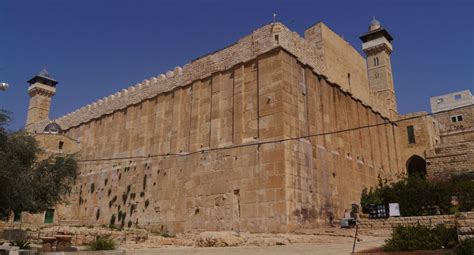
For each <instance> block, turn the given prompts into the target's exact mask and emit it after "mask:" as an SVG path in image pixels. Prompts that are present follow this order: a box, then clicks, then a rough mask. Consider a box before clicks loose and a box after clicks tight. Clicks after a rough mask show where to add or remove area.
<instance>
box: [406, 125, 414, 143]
mask: <svg viewBox="0 0 474 255" xmlns="http://www.w3.org/2000/svg"><path fill="white" fill-rule="evenodd" d="M407 135H408V143H409V144H414V143H416V141H415V129H414V128H413V126H408V127H407Z"/></svg>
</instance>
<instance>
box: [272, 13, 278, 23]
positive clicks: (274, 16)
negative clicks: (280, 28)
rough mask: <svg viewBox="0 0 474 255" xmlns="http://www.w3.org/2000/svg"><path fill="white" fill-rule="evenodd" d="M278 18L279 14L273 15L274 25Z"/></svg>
mask: <svg viewBox="0 0 474 255" xmlns="http://www.w3.org/2000/svg"><path fill="white" fill-rule="evenodd" d="M276 18H277V14H276V13H273V23H275V22H276Z"/></svg>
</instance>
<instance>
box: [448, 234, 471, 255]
mask: <svg viewBox="0 0 474 255" xmlns="http://www.w3.org/2000/svg"><path fill="white" fill-rule="evenodd" d="M453 253H454V254H456V255H472V254H474V238H466V239H464V241H462V242H460V243H459V244H458V245H457V246H456V247H454V249H453Z"/></svg>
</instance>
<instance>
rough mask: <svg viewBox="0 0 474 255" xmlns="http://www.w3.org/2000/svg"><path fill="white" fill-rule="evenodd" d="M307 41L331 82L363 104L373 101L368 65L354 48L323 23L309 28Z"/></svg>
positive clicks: (306, 32) (305, 35)
mask: <svg viewBox="0 0 474 255" xmlns="http://www.w3.org/2000/svg"><path fill="white" fill-rule="evenodd" d="M304 38H305V40H307V41H309V42H313V44H314V45H315V46H316V48H317V49H318V50H319V52H320V54H321V56H322V60H323V63H324V65H325V70H326V75H327V76H328V77H329V78H330V81H332V82H333V83H336V84H338V85H340V86H341V87H343V88H344V89H345V90H347V91H348V92H350V93H352V94H353V95H354V96H356V97H357V98H359V99H361V100H362V101H364V102H370V100H371V99H370V91H369V86H368V78H367V63H366V60H365V58H364V57H362V56H361V55H360V54H359V52H358V51H357V50H355V49H354V48H353V47H352V45H350V44H349V43H348V42H347V41H346V40H344V39H343V38H342V37H341V36H339V35H338V34H336V33H335V32H334V31H332V30H331V29H330V28H329V27H328V26H326V25H325V24H324V23H322V22H318V23H317V24H315V25H314V26H312V27H310V28H308V29H307V30H306V31H305V34H304Z"/></svg>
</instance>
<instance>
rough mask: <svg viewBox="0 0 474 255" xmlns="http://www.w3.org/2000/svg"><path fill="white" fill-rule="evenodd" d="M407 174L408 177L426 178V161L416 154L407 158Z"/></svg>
mask: <svg viewBox="0 0 474 255" xmlns="http://www.w3.org/2000/svg"><path fill="white" fill-rule="evenodd" d="M407 174H408V177H410V178H423V179H425V178H426V161H425V160H424V159H423V158H422V157H420V156H418V155H413V156H411V157H410V158H409V159H408V160H407Z"/></svg>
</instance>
